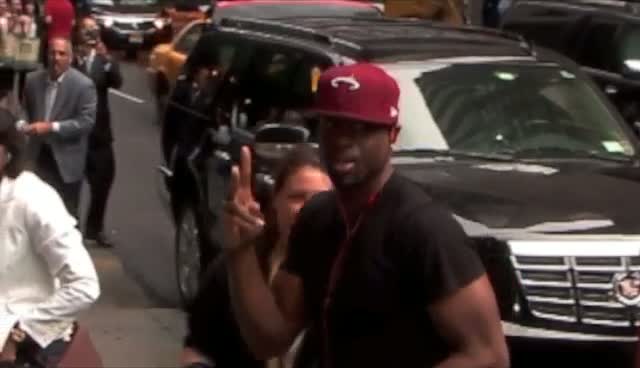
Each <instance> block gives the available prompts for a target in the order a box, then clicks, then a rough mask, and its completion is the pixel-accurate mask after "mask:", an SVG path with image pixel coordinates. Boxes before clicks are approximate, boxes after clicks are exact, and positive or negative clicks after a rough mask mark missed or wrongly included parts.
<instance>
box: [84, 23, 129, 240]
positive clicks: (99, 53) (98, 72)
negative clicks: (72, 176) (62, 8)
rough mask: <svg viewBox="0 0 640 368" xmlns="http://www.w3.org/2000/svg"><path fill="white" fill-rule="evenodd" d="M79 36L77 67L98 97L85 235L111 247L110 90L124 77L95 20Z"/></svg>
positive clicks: (89, 157)
mask: <svg viewBox="0 0 640 368" xmlns="http://www.w3.org/2000/svg"><path fill="white" fill-rule="evenodd" d="M79 36H80V42H81V44H80V45H79V47H78V53H79V55H78V56H77V57H76V58H75V60H74V67H75V68H77V69H78V70H80V71H81V72H82V73H84V74H85V75H86V76H88V77H89V78H91V80H93V82H94V84H95V86H96V92H97V96H98V103H97V108H96V123H95V125H94V127H93V129H92V130H91V134H90V135H89V149H88V154H87V165H86V170H85V175H86V178H87V182H88V184H89V190H90V194H91V195H90V200H89V209H88V212H87V221H86V223H85V232H84V235H85V239H86V240H87V241H89V242H91V243H95V244H97V245H99V246H104V247H110V246H112V241H111V239H109V237H108V236H107V234H106V233H105V231H104V218H105V212H106V210H107V202H108V200H109V192H110V191H111V186H112V184H113V180H114V178H115V174H116V171H115V170H116V166H115V155H114V152H113V133H112V130H111V112H110V110H109V89H111V88H115V89H119V88H120V87H121V86H122V74H120V66H119V64H118V61H117V60H116V59H114V58H113V56H112V55H111V54H109V52H108V51H107V49H106V47H105V45H104V43H103V42H102V40H101V39H100V28H99V27H98V23H97V22H96V21H95V19H93V18H90V17H86V18H84V19H83V20H82V21H81V24H80V35H79Z"/></svg>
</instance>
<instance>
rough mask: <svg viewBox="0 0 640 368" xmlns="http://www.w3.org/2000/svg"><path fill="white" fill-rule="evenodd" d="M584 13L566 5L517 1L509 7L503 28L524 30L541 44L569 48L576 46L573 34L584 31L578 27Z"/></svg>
mask: <svg viewBox="0 0 640 368" xmlns="http://www.w3.org/2000/svg"><path fill="white" fill-rule="evenodd" d="M580 16H581V14H580V13H578V12H569V11H568V10H566V9H555V8H552V7H543V6H537V5H530V4H521V5H518V3H516V5H515V6H513V7H512V8H510V9H509V10H507V11H506V13H505V15H504V20H503V23H502V28H503V29H505V30H509V31H513V32H516V33H520V34H522V35H524V36H525V37H527V38H529V39H531V40H533V41H534V42H535V43H536V44H539V45H541V46H545V47H549V48H551V49H554V50H558V51H561V52H567V51H568V50H569V48H570V47H572V46H573V42H572V41H573V40H572V39H571V37H572V35H573V34H575V33H576V32H578V33H581V30H578V29H577V28H576V26H577V25H578V23H579V18H580Z"/></svg>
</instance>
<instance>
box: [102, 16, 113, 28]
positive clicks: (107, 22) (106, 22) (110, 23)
mask: <svg viewBox="0 0 640 368" xmlns="http://www.w3.org/2000/svg"><path fill="white" fill-rule="evenodd" d="M101 23H102V25H103V26H105V27H107V28H109V27H111V26H113V19H112V18H102V19H101Z"/></svg>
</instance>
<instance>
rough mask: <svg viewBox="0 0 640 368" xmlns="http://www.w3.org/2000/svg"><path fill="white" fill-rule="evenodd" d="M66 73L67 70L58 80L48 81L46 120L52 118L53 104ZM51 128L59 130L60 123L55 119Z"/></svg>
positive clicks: (45, 101)
mask: <svg viewBox="0 0 640 368" xmlns="http://www.w3.org/2000/svg"><path fill="white" fill-rule="evenodd" d="M65 74H66V72H65V73H62V74H61V75H60V76H59V77H58V79H56V80H48V81H47V89H46V91H45V95H44V111H45V115H44V121H50V120H51V111H52V110H53V106H54V105H55V103H56V97H57V96H58V88H60V85H61V84H62V80H63V79H64V76H65ZM51 130H53V131H54V132H57V131H59V130H60V123H58V122H55V121H54V122H52V123H51Z"/></svg>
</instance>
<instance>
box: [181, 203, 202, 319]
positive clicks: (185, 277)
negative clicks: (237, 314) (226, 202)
mask: <svg viewBox="0 0 640 368" xmlns="http://www.w3.org/2000/svg"><path fill="white" fill-rule="evenodd" d="M176 225H177V226H176V239H175V251H176V255H175V262H176V278H177V280H178V291H179V292H180V298H181V300H182V304H183V306H185V307H186V306H187V305H189V303H190V302H191V301H193V299H194V298H195V296H196V294H197V292H198V288H199V287H200V279H201V274H202V272H201V271H202V262H201V258H202V254H201V248H200V247H201V244H200V242H201V236H200V229H199V226H198V219H197V215H196V211H195V209H194V207H193V206H191V205H188V206H185V207H184V208H183V209H182V210H181V211H180V213H179V214H178V221H177V222H176Z"/></svg>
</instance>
